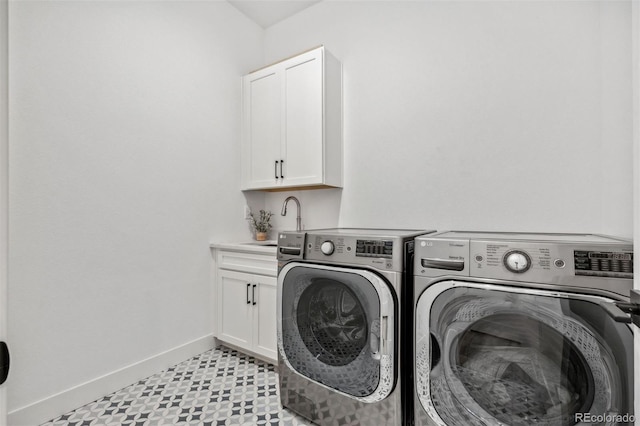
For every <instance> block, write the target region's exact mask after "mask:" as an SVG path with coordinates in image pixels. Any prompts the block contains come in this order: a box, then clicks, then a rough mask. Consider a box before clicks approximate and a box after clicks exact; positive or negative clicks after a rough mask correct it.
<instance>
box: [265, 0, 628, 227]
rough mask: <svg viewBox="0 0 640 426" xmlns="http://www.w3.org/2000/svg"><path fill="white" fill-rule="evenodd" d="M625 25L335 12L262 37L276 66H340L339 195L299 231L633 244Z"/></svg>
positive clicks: (308, 13)
mask: <svg viewBox="0 0 640 426" xmlns="http://www.w3.org/2000/svg"><path fill="white" fill-rule="evenodd" d="M630 16H631V14H630V2H628V1H616V2H604V1H603V2H580V1H577V2H565V1H552V2H520V1H518V2H505V1H495V2H492V1H482V2H477V1H470V2H464V1H461V2H457V1H456V2H415V1H406V2H404V1H360V2H354V1H325V2H320V3H318V4H316V5H314V6H313V7H311V8H309V9H307V10H305V11H303V12H302V13H300V14H298V15H296V16H294V17H292V18H290V19H288V20H285V21H283V22H281V23H279V24H276V25H275V26H273V27H270V28H268V29H267V30H266V39H265V46H266V62H272V61H275V60H278V59H280V58H283V57H287V56H289V55H291V54H294V53H296V52H299V51H302V50H305V49H307V48H309V47H310V46H316V45H319V44H324V45H325V46H326V48H327V49H328V50H329V51H331V52H332V53H333V54H334V55H335V56H336V57H337V58H339V59H340V60H341V61H342V64H343V70H344V146H345V182H344V189H343V190H342V191H340V190H329V192H332V193H331V194H330V195H327V194H325V195H323V196H321V197H314V196H313V193H312V192H309V193H308V195H307V194H305V198H306V200H305V202H304V204H303V219H304V212H305V211H306V212H307V214H311V212H313V214H314V215H315V217H316V218H325V217H331V218H334V217H335V218H337V222H336V223H333V224H332V225H330V226H335V225H340V226H372V227H402V228H413V227H419V228H436V229H480V230H506V231H508V230H514V231H550V232H596V233H607V234H613V235H620V236H628V237H630V236H631V235H632V179H631V176H632V136H631V134H632V124H631V121H632V118H631V19H630ZM286 195H288V194H283V193H276V194H269V195H267V197H266V205H267V208H269V209H271V210H273V211H279V209H280V206H281V202H282V199H284V197H285V196H286ZM325 213H326V214H325ZM319 220H321V219H319ZM305 222H306V225H307V228H312V227H316V226H325V224H324V223H322V224H319V222H316V221H314V220H310V219H309V217H307V220H306V221H305ZM281 224H284V225H285V226H287V227H292V226H295V222H294V221H293V220H291V221H285V222H281Z"/></svg>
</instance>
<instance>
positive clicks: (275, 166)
mask: <svg viewBox="0 0 640 426" xmlns="http://www.w3.org/2000/svg"><path fill="white" fill-rule="evenodd" d="M273 174H274V175H275V176H276V179H278V160H276V164H275V165H274V166H273Z"/></svg>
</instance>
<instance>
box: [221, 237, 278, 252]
mask: <svg viewBox="0 0 640 426" xmlns="http://www.w3.org/2000/svg"><path fill="white" fill-rule="evenodd" d="M277 244H278V242H277V241H276V240H267V241H240V242H223V243H211V244H210V245H209V247H211V248H213V249H218V250H232V251H242V252H246V253H259V254H273V255H274V256H275V255H276V249H277V247H276V246H277Z"/></svg>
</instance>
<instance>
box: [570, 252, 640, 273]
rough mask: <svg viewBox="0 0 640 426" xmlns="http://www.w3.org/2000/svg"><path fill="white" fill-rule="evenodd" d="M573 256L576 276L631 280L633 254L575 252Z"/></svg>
mask: <svg viewBox="0 0 640 426" xmlns="http://www.w3.org/2000/svg"><path fill="white" fill-rule="evenodd" d="M573 256H574V266H575V270H576V275H587V276H595V277H610V278H633V253H626V252H610V251H583V250H575V251H574V252H573Z"/></svg>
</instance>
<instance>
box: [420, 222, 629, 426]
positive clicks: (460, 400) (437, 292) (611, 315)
mask: <svg viewBox="0 0 640 426" xmlns="http://www.w3.org/2000/svg"><path fill="white" fill-rule="evenodd" d="M414 262H415V264H414V273H415V295H414V302H415V340H414V351H415V352H414V354H415V364H414V368H415V381H414V383H415V389H414V392H415V394H414V413H415V417H414V418H415V423H416V424H418V425H446V426H458V425H460V426H462V425H464V426H475V425H478V426H479V425H510V426H520V425H521V426H530V425H554V426H564V425H587V424H590V425H591V424H599V425H614V424H633V418H634V412H633V402H634V398H633V386H634V383H633V333H634V327H635V326H634V325H632V324H631V323H630V322H631V318H630V316H628V315H626V314H625V313H624V312H623V311H622V310H621V309H619V307H623V308H624V307H628V305H629V304H628V302H629V294H630V290H631V289H632V287H633V246H632V243H631V242H630V241H627V240H622V239H618V238H612V237H607V236H598V235H575V234H528V233H483V232H441V233H437V234H432V235H427V236H423V237H418V238H417V239H416V249H415V260H414Z"/></svg>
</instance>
